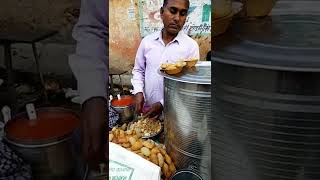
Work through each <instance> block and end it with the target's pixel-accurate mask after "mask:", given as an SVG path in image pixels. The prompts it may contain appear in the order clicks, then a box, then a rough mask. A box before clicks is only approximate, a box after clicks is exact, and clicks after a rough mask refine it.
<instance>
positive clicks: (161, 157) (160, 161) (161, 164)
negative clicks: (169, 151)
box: [157, 153, 164, 167]
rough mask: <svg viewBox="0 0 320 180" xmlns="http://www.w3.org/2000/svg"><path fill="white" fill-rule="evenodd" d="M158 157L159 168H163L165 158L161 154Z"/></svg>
mask: <svg viewBox="0 0 320 180" xmlns="http://www.w3.org/2000/svg"><path fill="white" fill-rule="evenodd" d="M157 156H158V163H159V166H160V167H162V166H163V163H164V158H163V156H162V154H161V153H158V154H157Z"/></svg>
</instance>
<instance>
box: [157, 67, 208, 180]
mask: <svg viewBox="0 0 320 180" xmlns="http://www.w3.org/2000/svg"><path fill="white" fill-rule="evenodd" d="M162 75H163V76H164V119H165V120H164V134H165V146H166V147H167V151H168V153H169V154H170V156H171V157H172V158H173V161H174V163H175V165H176V166H177V168H178V169H182V168H187V167H188V166H190V165H192V166H195V167H197V168H198V169H197V170H198V171H199V172H200V175H201V176H202V177H203V179H208V178H209V177H210V153H209V151H210V150H209V149H210V147H209V146H210V142H209V135H208V134H209V131H208V122H209V121H210V120H211V118H212V115H211V63H210V62H199V63H198V64H197V65H196V67H195V68H193V69H188V70H185V71H184V72H183V73H182V74H180V75H178V76H170V75H166V74H163V73H162Z"/></svg>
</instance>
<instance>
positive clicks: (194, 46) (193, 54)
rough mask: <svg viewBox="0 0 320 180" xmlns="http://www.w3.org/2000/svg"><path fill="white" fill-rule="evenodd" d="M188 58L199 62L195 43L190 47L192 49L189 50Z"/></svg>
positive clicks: (197, 46)
mask: <svg viewBox="0 0 320 180" xmlns="http://www.w3.org/2000/svg"><path fill="white" fill-rule="evenodd" d="M189 58H197V59H199V60H200V51H199V45H198V43H197V42H196V41H194V45H193V46H192V48H191V50H190V55H189Z"/></svg>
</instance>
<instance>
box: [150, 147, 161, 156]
mask: <svg viewBox="0 0 320 180" xmlns="http://www.w3.org/2000/svg"><path fill="white" fill-rule="evenodd" d="M151 153H154V154H158V153H160V151H159V148H158V147H157V146H155V147H154V148H152V149H151Z"/></svg>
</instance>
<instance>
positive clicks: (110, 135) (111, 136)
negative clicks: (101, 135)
mask: <svg viewBox="0 0 320 180" xmlns="http://www.w3.org/2000/svg"><path fill="white" fill-rule="evenodd" d="M113 137H114V135H113V134H112V133H111V134H109V141H112V139H113Z"/></svg>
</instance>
